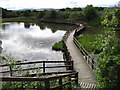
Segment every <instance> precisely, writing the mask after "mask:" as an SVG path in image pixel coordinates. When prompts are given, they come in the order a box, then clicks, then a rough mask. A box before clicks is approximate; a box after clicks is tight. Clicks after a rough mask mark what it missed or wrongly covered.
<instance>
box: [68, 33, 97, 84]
mask: <svg viewBox="0 0 120 90" xmlns="http://www.w3.org/2000/svg"><path fill="white" fill-rule="evenodd" d="M74 33H75V31H72V32H71V33H70V34H69V36H68V38H67V41H66V45H67V48H68V50H69V52H70V55H71V57H72V59H73V61H74V68H75V70H76V71H77V72H79V75H78V77H79V81H78V83H79V84H81V82H82V83H89V84H96V78H95V75H94V73H93V71H92V70H91V69H90V67H89V66H88V64H87V62H86V61H85V60H84V58H83V56H82V54H81V53H80V51H79V50H78V48H77V47H76V45H75V44H74V42H73V35H74Z"/></svg>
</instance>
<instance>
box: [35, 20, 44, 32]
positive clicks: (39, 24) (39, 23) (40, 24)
mask: <svg viewBox="0 0 120 90" xmlns="http://www.w3.org/2000/svg"><path fill="white" fill-rule="evenodd" d="M36 24H37V25H38V26H39V27H40V29H41V30H44V29H45V25H44V24H43V23H41V22H37V23H36Z"/></svg>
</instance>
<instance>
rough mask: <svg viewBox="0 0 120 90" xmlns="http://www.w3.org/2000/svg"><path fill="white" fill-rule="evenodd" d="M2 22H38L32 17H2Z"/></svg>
mask: <svg viewBox="0 0 120 90" xmlns="http://www.w3.org/2000/svg"><path fill="white" fill-rule="evenodd" d="M2 22H36V20H35V19H31V18H2Z"/></svg>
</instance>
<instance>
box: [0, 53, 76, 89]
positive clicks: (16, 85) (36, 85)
mask: <svg viewBox="0 0 120 90" xmlns="http://www.w3.org/2000/svg"><path fill="white" fill-rule="evenodd" d="M0 59H1V63H2V64H3V63H4V64H9V68H12V69H17V70H18V71H19V72H22V75H21V76H20V74H19V77H32V76H31V74H30V71H29V70H27V71H25V72H23V70H22V67H20V66H19V67H17V65H16V64H17V63H18V62H16V61H15V60H14V58H13V57H12V56H11V54H10V55H7V56H4V57H2V56H1V57H0ZM12 69H10V70H12ZM39 71H40V69H36V76H35V77H38V78H47V77H51V76H59V74H52V75H44V74H41V73H39ZM11 75H12V76H14V75H13V73H12V74H11ZM68 81H69V77H65V78H62V82H63V83H65V82H68ZM58 83H59V82H58V80H57V79H56V80H51V81H50V87H54V86H57V85H59V84H58ZM1 84H2V90H6V89H12V90H14V89H40V90H45V83H44V82H38V81H35V82H32V81H31V82H28V81H15V82H12V81H9V82H8V81H7V82H2V83H1ZM6 86H7V87H6ZM75 87H77V85H76V83H75V82H72V83H71V86H69V85H66V86H64V87H63V90H68V88H75Z"/></svg>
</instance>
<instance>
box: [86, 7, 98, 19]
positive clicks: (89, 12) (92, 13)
mask: <svg viewBox="0 0 120 90" xmlns="http://www.w3.org/2000/svg"><path fill="white" fill-rule="evenodd" d="M84 16H85V19H86V20H88V21H90V20H92V19H94V18H96V17H97V16H98V15H97V12H96V9H95V8H94V7H93V6H92V5H87V6H86V7H85V9H84Z"/></svg>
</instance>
